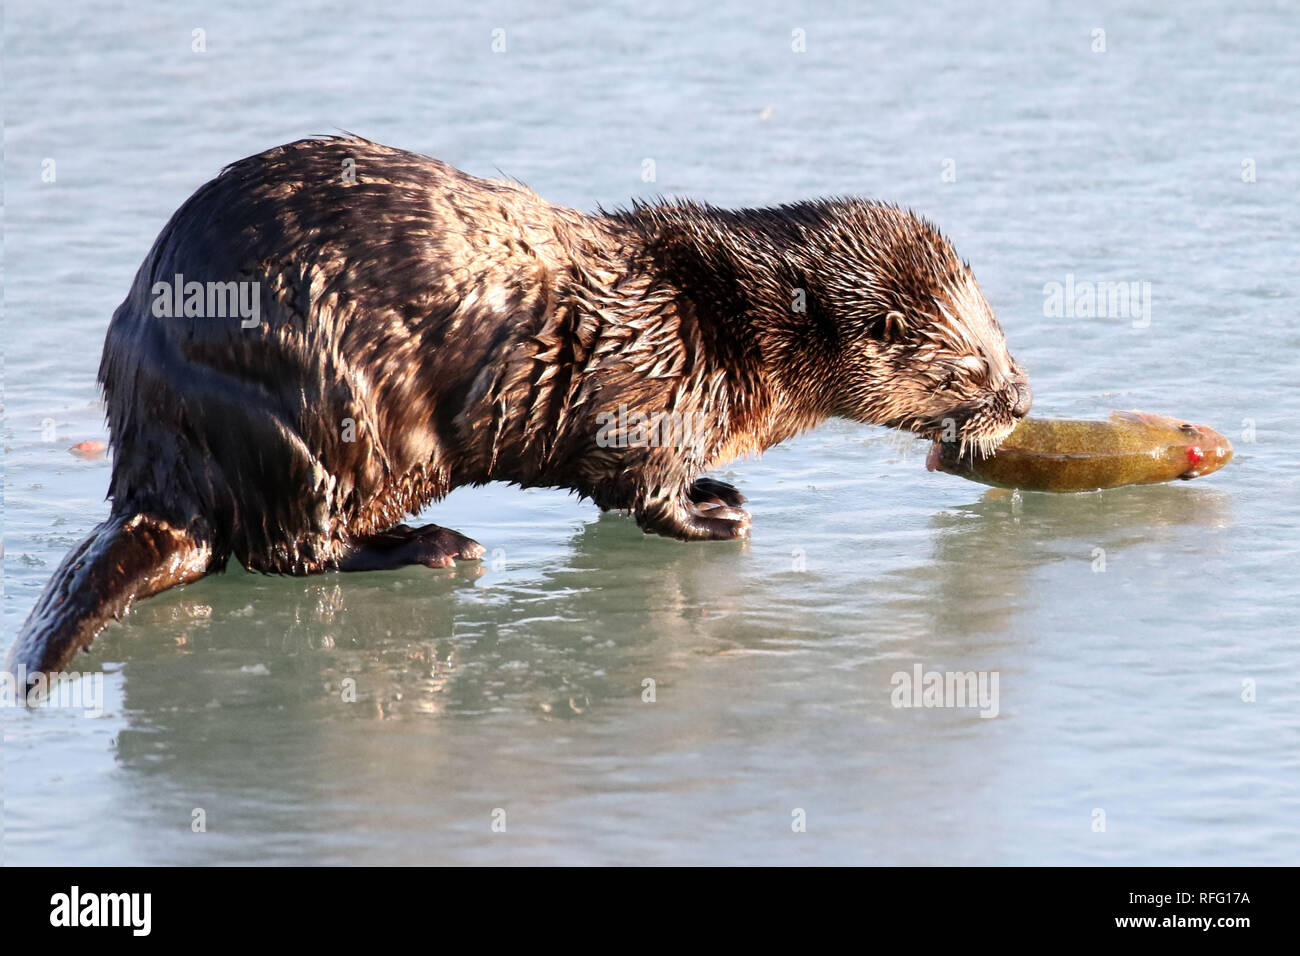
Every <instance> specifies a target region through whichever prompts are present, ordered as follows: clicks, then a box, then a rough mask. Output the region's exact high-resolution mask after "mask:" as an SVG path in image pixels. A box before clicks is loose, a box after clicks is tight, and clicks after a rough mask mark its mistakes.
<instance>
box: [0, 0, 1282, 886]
mask: <svg viewBox="0 0 1300 956" xmlns="http://www.w3.org/2000/svg"><path fill="white" fill-rule="evenodd" d="M140 6H143V5H136V4H128V5H122V4H110V3H102V4H97V3H90V2H82V0H69V2H65V3H61V4H55V5H49V4H38V3H33V2H30V0H29V2H19V3H16V4H10V5H9V7H8V9H7V10H6V16H5V56H6V61H7V62H6V64H5V80H6V95H5V182H4V186H5V198H6V201H7V209H6V223H5V263H4V272H5V276H4V277H5V316H6V318H5V330H4V339H3V341H4V358H5V373H6V375H5V379H6V381H5V386H6V388H5V391H6V404H7V407H6V415H5V422H4V442H5V455H4V468H5V492H4V498H5V545H6V561H5V593H4V637H3V644H4V645H6V646H7V644H8V642H9V640H10V639H11V638H12V635H13V633H14V631H15V629H16V628H17V626H18V625H19V624H20V623H21V621H22V619H23V618H24V617H25V616H26V614H27V612H28V610H29V609H30V608H31V606H32V604H33V603H34V602H35V600H36V598H37V595H38V594H39V592H40V589H41V587H42V586H43V585H44V583H45V581H46V580H47V579H48V577H49V575H50V574H51V573H52V571H53V570H54V568H55V566H56V565H57V563H58V562H59V560H60V559H61V557H62V556H63V554H64V553H65V552H66V551H67V550H68V549H69V548H70V547H71V546H73V545H74V544H75V543H76V542H77V541H78V540H79V539H80V538H81V537H82V536H83V535H84V534H85V533H86V532H87V531H88V530H89V529H90V528H91V527H92V526H93V525H94V524H95V523H97V522H98V521H99V520H101V519H102V517H103V516H104V515H105V514H107V506H106V504H105V502H104V501H103V495H104V492H105V489H106V486H107V480H108V464H107V462H105V461H103V460H98V461H83V460H80V459H77V458H75V457H73V456H72V455H70V454H69V452H68V448H69V446H71V445H73V444H75V443H77V442H80V441H83V440H87V439H101V440H102V439H104V438H105V437H106V435H105V430H104V426H103V418H102V406H101V405H100V404H99V402H98V396H97V393H96V387H95V380H94V376H95V371H96V368H97V365H98V360H99V352H100V348H101V345H102V341H103V334H104V330H105V327H106V325H107V322H108V319H109V316H110V315H111V313H112V311H113V309H114V308H115V307H116V305H117V304H118V302H119V301H120V300H121V298H122V297H123V295H124V294H125V292H126V290H127V288H128V286H129V283H130V281H131V278H132V276H133V274H134V272H135V269H136V267H137V266H138V265H139V263H140V261H141V259H142V258H143V256H144V254H145V253H146V251H147V250H148V248H149V245H150V243H151V242H152V241H153V239H154V237H155V235H156V234H157V232H158V230H159V229H160V228H161V227H162V225H163V223H164V222H165V221H166V219H167V217H168V216H169V215H170V214H171V212H172V211H173V210H174V209H175V208H176V207H177V206H178V205H179V204H180V203H181V202H182V201H183V200H184V199H185V198H186V197H187V196H188V195H189V194H190V193H191V192H192V191H193V190H194V189H195V188H197V187H198V186H199V185H201V184H202V183H203V182H205V181H206V180H207V179H208V178H210V177H211V176H212V175H214V174H215V173H216V172H217V171H218V170H219V169H220V168H221V166H223V165H224V164H226V163H228V162H230V161H232V160H234V159H237V158H240V157H242V156H245V155H248V154H250V153H254V152H257V151H259V150H261V149H264V148H266V147H269V146H272V145H275V144H278V143H281V142H286V141H289V140H292V139H295V138H298V137H301V136H304V135H309V134H313V133H322V132H323V133H328V132H333V131H335V130H336V129H338V128H344V129H348V130H353V131H355V132H357V133H360V134H363V135H366V136H368V137H370V138H373V139H377V140H380V141H383V142H387V143H391V144H393V145H396V146H401V147H405V148H408V149H413V150H417V151H420V152H424V153H427V154H430V155H434V156H437V157H439V158H442V159H445V160H447V161H449V162H452V163H454V164H456V165H457V166H459V167H461V168H463V169H466V170H468V171H470V172H473V173H476V174H480V175H487V176H496V175H501V174H505V175H509V176H512V177H515V178H518V179H520V180H522V181H524V182H526V183H527V184H528V185H530V186H531V187H532V188H534V189H535V190H537V191H538V192H539V193H540V194H542V195H543V196H545V197H547V198H548V199H551V200H553V201H556V202H561V203H565V204H569V205H573V206H577V207H579V208H584V209H593V208H595V206H596V205H597V204H604V205H606V206H613V205H616V204H619V203H623V202H626V201H628V200H629V199H631V198H632V197H634V196H643V197H650V196H654V195H657V194H669V195H689V196H693V197H696V198H701V199H707V200H709V201H712V202H716V203H720V204H725V205H762V204H770V203H776V202H783V201H791V200H796V199H800V198H807V197H812V196H818V195H831V194H857V195H864V196H873V197H879V198H884V199H890V200H895V201H898V202H901V203H904V204H907V205H909V206H911V207H912V208H914V209H916V210H918V211H919V212H922V213H924V214H925V215H927V216H928V217H930V218H932V219H934V220H935V221H936V222H938V223H939V224H941V225H942V227H943V228H944V230H945V231H946V232H947V233H948V234H949V235H950V237H951V238H952V240H953V241H954V243H955V245H956V247H957V249H958V251H959V252H960V253H961V254H962V255H963V256H964V257H966V258H968V259H969V260H970V262H971V264H972V266H973V268H974V269H975V272H976V275H977V276H978V277H979V279H980V282H981V284H982V286H983V288H984V291H985V293H986V295H987V296H988V298H989V300H990V302H992V304H993V305H994V307H995V309H996V310H997V312H998V313H999V315H1000V316H1001V318H1002V322H1003V325H1004V327H1005V328H1006V331H1007V335H1008V338H1009V340H1010V343H1011V347H1012V350H1013V352H1014V354H1015V355H1016V357H1017V358H1018V359H1019V360H1020V361H1021V362H1022V364H1024V365H1025V367H1026V368H1027V369H1028V370H1029V373H1030V377H1031V380H1032V382H1033V384H1034V388H1035V392H1036V396H1037V399H1036V405H1035V414H1038V415H1047V416H1080V417H1100V416H1104V414H1105V413H1106V412H1108V411H1109V410H1110V409H1112V408H1140V409H1145V410H1149V411H1156V412H1165V413H1169V414H1173V415H1180V416H1185V417H1187V418H1188V419H1190V420H1192V421H1200V422H1206V423H1208V424H1210V425H1213V426H1214V427H1216V428H1218V429H1219V430H1221V431H1223V432H1224V433H1225V434H1227V435H1228V436H1229V437H1230V438H1232V439H1233V441H1234V442H1235V443H1236V446H1237V458H1236V460H1235V461H1234V462H1233V463H1232V464H1231V465H1230V466H1229V467H1228V468H1227V469H1225V470H1224V471H1222V472H1220V473H1219V474H1216V475H1213V476H1211V477H1208V478H1205V479H1203V480H1199V481H1195V482H1191V483H1175V484H1173V485H1163V486H1151V487H1139V488H1127V489H1118V490H1115V491H1111V492H1106V493H1101V494H1092V495H1078V496H1045V495H1024V496H1022V497H1020V498H1015V497H1013V496H1010V495H1007V494H1005V493H1002V492H993V491H990V490H988V489H984V488H982V487H980V486H978V485H974V484H970V483H967V482H964V481H962V480H960V479H957V478H954V477H951V476H946V475H941V474H929V473H927V472H926V471H925V469H924V467H923V465H922V459H923V456H924V448H923V447H922V446H920V445H919V444H918V443H914V442H912V441H911V440H909V439H905V438H900V439H894V438H893V437H892V436H890V435H888V434H886V433H885V432H883V431H881V430H878V429H872V428H868V427H865V426H859V425H854V424H850V423H844V422H838V423H831V424H829V425H827V426H825V427H823V428H822V429H820V430H818V431H815V432H813V433H810V434H807V435H805V436H803V437H801V438H799V439H797V440H794V441H791V442H789V443H788V444H786V445H784V446H781V447H779V448H777V449H775V450H773V451H772V452H770V453H769V454H768V455H766V456H765V457H764V458H763V459H761V460H759V461H746V462H738V463H736V464H735V465H734V466H732V468H731V469H730V470H727V471H724V472H722V473H720V475H721V477H725V478H728V479H729V480H732V481H734V482H736V483H737V484H738V485H739V486H740V487H741V488H742V489H743V490H744V492H745V493H746V494H747V495H748V496H749V498H750V507H751V510H752V513H753V515H754V532H753V539H752V541H750V542H749V543H744V544H694V545H684V544H679V543H677V542H672V541H665V540H659V539H652V538H647V537H644V536H643V535H641V533H640V532H639V531H638V530H637V529H636V527H635V525H634V524H633V523H632V522H631V521H630V520H629V519H627V518H622V517H619V516H614V515H606V516H603V517H601V516H599V515H598V513H597V512H596V511H595V509H594V508H593V507H591V506H590V505H588V504H580V503H578V502H576V501H575V500H574V499H573V498H572V497H570V496H568V495H566V494H565V493H563V492H559V491H555V492H547V491H538V492H524V491H520V490H518V489H512V488H508V487H504V486H493V487H490V488H486V489H480V490H462V491H458V492H456V493H455V494H453V495H452V496H451V497H450V498H449V499H448V500H447V501H445V502H443V503H441V504H439V505H437V506H435V507H434V508H431V509H429V511H428V513H427V514H425V515H423V516H422V518H423V520H426V521H430V520H437V521H438V522H439V523H441V524H446V525H449V526H451V527H454V528H457V529H459V530H461V531H463V532H465V533H466V534H469V535H471V536H473V537H474V538H476V539H478V540H479V541H482V542H483V543H484V544H485V545H486V546H487V547H488V548H489V551H490V552H491V553H490V555H489V560H488V562H486V563H485V564H484V566H483V567H482V569H481V572H480V573H478V574H477V575H475V574H474V573H473V572H472V571H470V570H468V569H463V570H462V571H460V572H456V573H450V572H432V571H428V570H426V569H420V568H413V569H408V570H404V571H400V572H394V573H386V574H367V575H347V576H339V575H333V576H324V577H318V578H312V579H288V578H285V579H277V578H266V577H260V576H253V575H248V574H245V573H243V572H242V571H240V570H238V568H234V567H232V570H231V572H230V573H228V574H226V575H224V576H219V577H213V578H209V579H206V580H204V581H202V582H200V583H198V584H196V585H194V586H192V587H188V588H185V589H182V590H179V591H173V592H170V593H168V594H165V595H162V596H160V597H158V598H156V599H154V600H151V601H148V602H145V603H143V604H141V605H139V606H138V607H137V608H136V610H135V611H134V612H133V613H132V614H131V615H130V616H129V617H128V619H127V620H126V621H125V622H124V623H123V624H121V625H116V626H113V627H111V628H109V629H108V630H107V631H106V632H105V634H104V635H103V637H102V638H101V640H100V641H99V642H98V643H97V644H96V645H95V649H94V652H93V654H92V655H90V656H89V657H82V658H81V659H80V664H81V665H82V666H85V667H89V668H92V669H95V670H100V669H102V671H103V672H104V673H105V678H104V685H103V687H104V696H105V700H104V706H103V713H102V715H101V716H98V717H95V718H86V717H83V716H80V715H79V714H76V713H72V712H52V711H45V712H39V713H17V712H14V711H9V712H7V713H5V715H4V732H5V737H4V739H5V744H4V795H5V801H4V828H5V829H4V852H5V858H6V859H7V860H8V861H9V862H14V863H27V862H56V861H57V862H74V863H283V862H297V863H403V864H406V863H506V862H522V863H540V862H552V861H555V862H566V863H609V862H621V863H633V862H642V863H718V862H764V861H771V862H778V863H795V862H814V861H816V862H838V863H853V862H867V863H925V864H949V863H1033V862H1049V863H1088V864H1102V863H1120V864H1126V863H1296V862H1300V852H1298V851H1297V836H1298V830H1300V824H1298V823H1297V819H1300V801H1298V800H1297V793H1296V786H1297V783H1298V782H1300V763H1298V758H1297V752H1298V749H1297V733H1298V731H1300V716H1298V714H1300V689H1298V687H1297V678H1296V674H1297V672H1298V668H1300V650H1298V649H1297V631H1298V627H1297V625H1298V623H1300V600H1298V599H1297V572H1296V566H1297V541H1298V540H1300V478H1298V477H1297V475H1298V474H1300V472H1298V471H1297V468H1296V461H1297V452H1298V451H1300V448H1298V447H1297V441H1296V437H1295V436H1296V428H1297V424H1296V423H1297V420H1298V418H1300V399H1298V398H1297V387H1296V360H1297V350H1298V348H1300V332H1297V279H1296V276H1297V272H1298V269H1297V267H1298V266H1300V260H1298V259H1297V249H1300V216H1298V215H1297V212H1298V209H1297V196H1300V173H1298V172H1297V157H1300V125H1298V123H1297V116H1300V112H1298V109H1300V60H1298V59H1297V57H1296V54H1295V51H1296V50H1297V49H1300V24H1298V20H1297V17H1296V14H1295V12H1294V10H1292V9H1289V8H1288V6H1287V5H1285V4H1275V5H1274V4H1267V3H1237V4H1227V3H1225V4H1219V5H1209V4H1195V3H1193V4H1180V5H1169V6H1168V8H1167V9H1163V10H1161V11H1159V12H1155V11H1149V12H1136V11H1132V10H1129V9H1127V8H1126V7H1125V6H1121V5H1105V6H1101V7H1096V8H1091V9H1084V8H1082V7H1078V8H1076V6H1077V5H1069V6H1068V7H1067V8H1066V9H1064V10H1062V11H1059V12H1045V11H1044V10H1043V6H1044V5H1040V4H1036V3H1029V2H1024V3H1018V2H1012V3H1008V4H1001V5H999V6H998V8H997V12H996V13H993V12H989V11H988V10H985V11H969V10H967V9H966V6H965V5H962V4H958V3H955V2H941V3H938V4H929V5H915V4H906V5H899V6H897V8H895V9H892V10H885V9H881V10H878V11H873V12H864V11H862V10H859V9H858V7H859V6H860V5H858V4H849V3H845V4H842V5H839V6H838V8H837V9H832V10H829V11H825V12H812V11H811V10H809V9H806V8H804V7H797V8H791V9H789V10H784V11H783V10H781V9H779V8H778V9H776V10H772V11H769V12H762V11H756V10H755V9H754V7H753V6H752V5H750V4H747V3H740V2H732V0H724V2H719V3H713V4H708V5H705V6H703V7H699V6H697V5H688V4H683V5H681V6H680V7H676V6H674V5H671V4H669V5H664V4H650V5H647V4H641V3H627V4H622V5H620V6H618V7H616V8H613V9H608V8H605V9H602V8H601V7H599V6H597V5H595V4H592V5H587V4H581V5H567V6H566V5H556V4H547V5H540V6H539V5H527V6H526V5H522V4H521V5H519V6H510V5H495V4H481V5H475V7H474V9H473V10H472V11H466V10H461V9H458V8H453V7H452V5H447V11H448V12H446V13H441V14H440V13H438V12H437V10H436V6H437V5H435V4H420V3H414V4H409V5H408V4H402V3H383V4H376V5H373V6H369V5H366V4H358V3H354V2H348V3H341V4H324V3H318V4H316V3H307V4H300V5H298V6H297V8H296V9H295V10H292V11H289V10H286V11H285V12H277V11H275V10H271V9H268V6H269V5H267V4H261V3H244V2H232V3H227V4H223V5H222V6H221V8H220V10H213V9H211V8H209V6H208V5H204V4H189V3H173V4H166V5H157V7H156V8H155V9H153V10H152V11H145V10H141V9H138V7H140ZM286 6H287V5H286ZM556 7H561V9H556ZM196 29H201V30H203V31H204V33H203V34H202V39H203V43H204V45H205V47H206V48H205V50H203V51H202V52H195V51H194V50H193V49H192V47H193V46H194V44H195V42H196V41H195V36H194V33H193V31H194V30H196ZM498 29H500V30H504V31H505V33H504V40H505V44H506V47H505V50H504V52H498V53H494V52H493V42H494V33H493V31H494V30H498ZM1099 29H1100V30H1104V31H1105V36H1104V43H1105V49H1104V52H1102V51H1095V50H1094V47H1096V46H1097V45H1098V40H1099V39H1100V38H1099V37H1098V36H1097V35H1095V34H1094V31H1096V30H1099ZM796 31H802V33H797V32H796ZM498 36H500V35H498ZM800 45H802V46H804V47H805V49H804V50H803V52H797V51H796V50H795V49H793V47H798V46H800ZM648 160H649V161H652V162H653V171H654V176H655V181H653V182H646V181H644V180H643V173H644V172H645V171H646V170H647V169H649V168H650V167H649V166H648V165H647V161H648ZM49 161H53V164H54V166H53V170H54V173H55V175H54V181H53V182H48V181H46V179H48V171H49V169H50V166H49ZM1247 180H1253V181H1247ZM1108 282H1125V283H1138V286H1137V288H1138V292H1139V296H1138V299H1137V300H1136V302H1137V303H1139V304H1138V305H1135V306H1133V307H1132V308H1130V309H1129V310H1127V311H1124V310H1117V309H1103V310H1102V312H1103V314H1102V315H1095V314H1080V312H1083V313H1086V312H1087V310H1086V309H1084V310H1080V309H1075V308H1071V309H1062V310H1054V309H1053V308H1052V307H1051V304H1050V302H1049V294H1048V293H1045V288H1048V289H1049V290H1050V288H1051V284H1052V283H1059V284H1060V285H1061V287H1062V288H1064V287H1065V286H1066V285H1067V284H1069V285H1070V286H1071V288H1073V289H1074V290H1076V292H1077V290H1078V289H1080V288H1085V286H1083V285H1082V284H1084V283H1108ZM1144 284H1149V285H1144ZM1143 290H1146V291H1145V292H1144V291H1143ZM1054 311H1064V312H1066V313H1067V314H1052V313H1053V312H1054ZM917 664H919V665H921V667H922V669H923V671H930V670H934V671H962V672H965V671H975V672H984V673H986V675H988V676H993V675H995V676H996V677H997V681H998V697H997V709H996V716H992V715H990V716H988V717H981V716H980V711H979V710H978V709H974V708H946V709H938V708H934V709H927V708H899V707H894V706H892V704H891V691H893V690H894V686H895V675H897V674H899V673H904V674H911V673H912V672H913V668H914V667H915V666H916V665H917ZM647 680H651V681H653V682H654V698H655V699H654V701H653V702H647V701H646V700H644V699H643V696H644V695H645V694H646V685H645V682H646V681H647ZM348 681H354V682H355V687H356V696H357V700H356V701H355V702H345V701H344V700H343V699H342V697H343V693H342V688H344V686H345V685H346V682H348ZM1243 697H1244V698H1247V699H1243ZM985 712H986V713H990V711H988V710H987V709H986V711H985ZM196 810H202V811H203V814H202V817H203V819H204V820H205V823H206V832H200V833H196V832H194V831H193V827H192V821H193V820H194V819H195V815H196V814H195V811H196ZM800 811H802V816H801V815H800ZM801 819H802V820H804V821H806V832H796V830H797V829H798V827H797V826H796V825H795V824H798V823H799V821H800V820H801ZM502 820H504V822H505V830H504V832H494V830H493V824H494V821H495V822H497V823H498V825H499V824H500V822H501V821H502ZM1103 822H1104V830H1103V829H1102V827H1101V824H1102V823H1103ZM499 828H500V827H499V826H498V829H499Z"/></svg>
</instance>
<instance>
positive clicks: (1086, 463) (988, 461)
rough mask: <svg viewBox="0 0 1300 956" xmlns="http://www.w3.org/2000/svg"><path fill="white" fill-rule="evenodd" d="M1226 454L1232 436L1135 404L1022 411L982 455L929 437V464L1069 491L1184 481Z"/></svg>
mask: <svg viewBox="0 0 1300 956" xmlns="http://www.w3.org/2000/svg"><path fill="white" fill-rule="evenodd" d="M1231 460H1232V442H1230V441H1228V439H1226V438H1224V437H1223V436H1222V435H1220V434H1219V433H1218V432H1216V431H1215V430H1214V429H1213V428H1210V427H1209V426H1208V425H1194V424H1191V423H1189V422H1187V421H1185V420H1183V419H1179V418H1170V417H1169V416H1168V415H1154V414H1151V413H1148V412H1139V411H1127V412H1122V411H1116V412H1111V414H1110V419H1109V420H1108V421H1104V422H1103V421H1087V420H1080V419H1068V418H1026V419H1023V420H1022V421H1021V422H1020V423H1019V424H1018V425H1017V426H1016V428H1015V430H1014V431H1012V432H1011V434H1010V435H1009V436H1008V437H1007V438H1006V439H1005V440H1004V441H1003V442H1002V443H1001V444H1000V445H999V446H998V447H997V449H996V450H995V451H994V452H993V453H992V454H991V455H988V456H981V455H980V453H979V451H978V450H976V449H972V448H969V447H967V448H964V449H963V448H962V447H961V446H960V445H959V443H957V442H952V441H947V442H946V441H936V442H934V444H933V445H931V447H930V453H929V455H928V456H927V457H926V462H925V465H926V468H927V469H928V470H929V471H942V472H946V473H948V474H951V475H958V476H960V477H962V478H967V479H970V480H971V481H978V482H980V483H981V484H985V485H992V486H994V487H995V488H1016V489H1019V490H1021V491H1052V492H1077V491H1096V490H1098V489H1101V488H1118V487H1120V486H1121V485H1148V484H1156V483H1158V482H1162V481H1173V480H1174V479H1176V478H1179V479H1182V480H1184V481H1186V480H1188V479H1191V478H1200V477H1201V476H1202V475H1208V474H1210V473H1211V472H1215V471H1218V470H1219V469H1220V468H1222V467H1223V466H1224V465H1226V464H1227V463H1228V462H1229V461H1231Z"/></svg>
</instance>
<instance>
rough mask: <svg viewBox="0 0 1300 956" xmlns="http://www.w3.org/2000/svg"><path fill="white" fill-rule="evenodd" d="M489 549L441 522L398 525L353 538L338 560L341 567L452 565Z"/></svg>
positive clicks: (370, 567)
mask: <svg viewBox="0 0 1300 956" xmlns="http://www.w3.org/2000/svg"><path fill="white" fill-rule="evenodd" d="M486 550H487V549H486V548H484V547H483V545H481V544H479V543H478V542H477V541H475V540H473V539H472V538H467V537H465V536H464V535H463V534H460V533H459V532H456V531H452V530H451V529H450V528H444V527H442V526H441V525H436V524H426V525H422V526H421V527H419V528H412V527H411V526H410V525H405V524H399V525H394V526H393V527H391V528H389V529H388V530H387V531H380V532H379V533H377V534H369V535H364V536H361V537H358V538H356V539H354V540H353V542H352V543H351V547H350V549H349V552H348V555H347V557H345V558H343V559H342V560H341V561H339V563H338V569H339V570H340V571H388V570H391V569H393V568H401V567H405V566H406V565H408V564H423V565H424V566H425V567H429V568H449V567H451V566H452V565H453V564H455V563H456V562H457V561H474V560H477V559H478V558H481V557H483V554H484V552H485V551H486Z"/></svg>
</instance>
